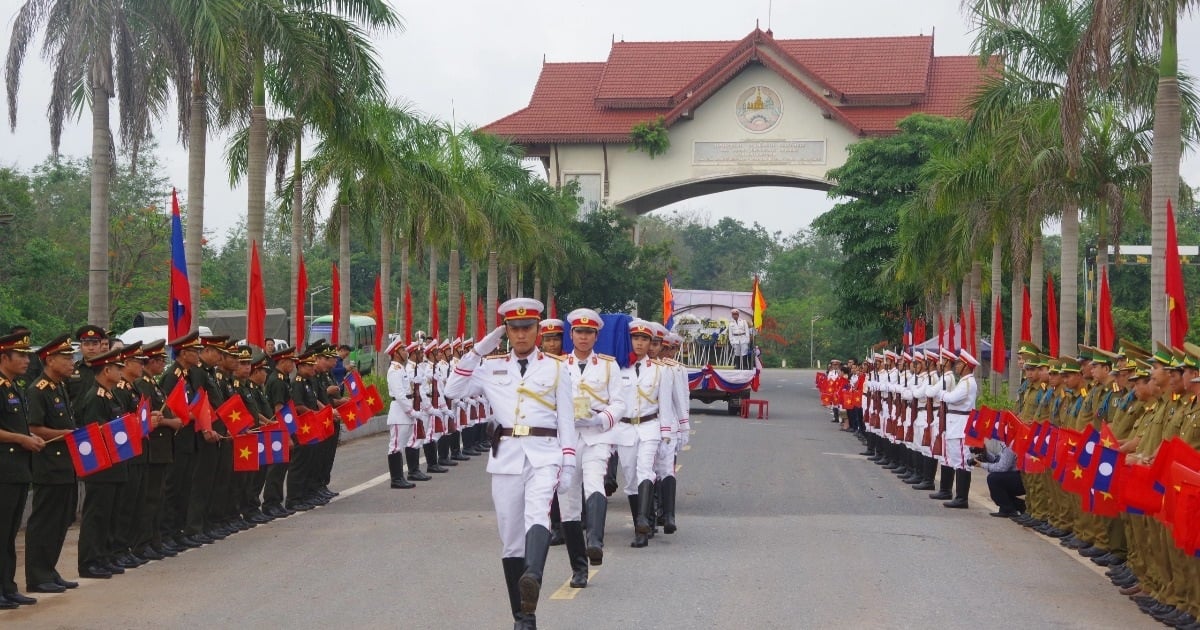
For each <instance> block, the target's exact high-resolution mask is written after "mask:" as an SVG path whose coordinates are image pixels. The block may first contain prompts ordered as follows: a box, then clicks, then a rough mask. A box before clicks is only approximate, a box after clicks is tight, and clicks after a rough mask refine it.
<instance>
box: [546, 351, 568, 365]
mask: <svg viewBox="0 0 1200 630" xmlns="http://www.w3.org/2000/svg"><path fill="white" fill-rule="evenodd" d="M542 356H544V357H549V358H551V359H554V360H555V361H558V362H560V363H561V362H562V361H566V360H567V358H566V357H564V356H559V355H557V354H550V353H549V352H543V353H542Z"/></svg>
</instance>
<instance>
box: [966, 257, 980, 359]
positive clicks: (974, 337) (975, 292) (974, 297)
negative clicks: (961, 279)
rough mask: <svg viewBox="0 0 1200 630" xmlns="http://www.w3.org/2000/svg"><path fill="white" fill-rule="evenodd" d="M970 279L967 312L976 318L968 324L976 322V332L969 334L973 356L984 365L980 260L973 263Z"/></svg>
mask: <svg viewBox="0 0 1200 630" xmlns="http://www.w3.org/2000/svg"><path fill="white" fill-rule="evenodd" d="M970 278H971V302H970V304H969V305H968V307H967V308H969V309H970V310H969V311H967V317H968V318H970V317H972V316H973V317H974V318H975V319H974V320H970V319H968V320H967V321H968V322H970V321H974V322H975V330H973V331H969V334H970V335H971V347H972V348H974V350H972V352H971V354H973V355H975V358H976V359H979V361H980V362H981V363H982V361H983V359H981V358H980V357H982V356H983V344H981V343H979V342H980V339H981V338H982V334H981V333H982V332H983V309H982V308H981V305H982V302H983V287H981V286H980V285H982V284H983V263H982V262H980V261H978V260H975V261H972V262H971V276H970Z"/></svg>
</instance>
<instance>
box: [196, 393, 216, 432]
mask: <svg viewBox="0 0 1200 630" xmlns="http://www.w3.org/2000/svg"><path fill="white" fill-rule="evenodd" d="M191 412H192V415H194V416H196V430H197V431H200V432H204V431H212V421H213V408H212V403H210V402H209V401H208V392H207V391H204V390H203V389H202V390H200V393H199V394H197V395H196V400H194V401H192V405H191Z"/></svg>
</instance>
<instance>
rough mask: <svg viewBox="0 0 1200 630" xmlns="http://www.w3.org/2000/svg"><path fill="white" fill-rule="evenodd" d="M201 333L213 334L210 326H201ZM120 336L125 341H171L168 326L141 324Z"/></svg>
mask: <svg viewBox="0 0 1200 630" xmlns="http://www.w3.org/2000/svg"><path fill="white" fill-rule="evenodd" d="M200 334H201V335H211V334H212V329H211V328H209V327H208V326H201V327H200ZM119 338H120V339H121V341H124V342H125V343H135V342H138V341H140V342H142V343H150V342H151V341H156V340H159V339H163V340H165V341H171V340H170V339H167V327H166V326H141V327H138V328H130V329H129V330H126V331H125V332H123V333H121V334H120V335H119Z"/></svg>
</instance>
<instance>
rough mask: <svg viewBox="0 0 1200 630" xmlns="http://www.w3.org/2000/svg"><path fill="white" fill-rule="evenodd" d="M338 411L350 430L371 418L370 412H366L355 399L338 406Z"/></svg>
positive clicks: (343, 422)
mask: <svg viewBox="0 0 1200 630" xmlns="http://www.w3.org/2000/svg"><path fill="white" fill-rule="evenodd" d="M337 412H338V415H339V416H341V417H342V424H345V425H346V430H348V431H353V430H355V429H357V428H358V427H360V426H362V425H363V424H364V423H365V422H366V421H367V420H369V419H370V418H369V414H368V413H366V412H364V411H363V409H362V407H361V405H359V404H358V402H357V401H355V400H353V399H351V400H348V401H346V402H344V403H342V404H341V406H339V407H338V408H337ZM331 434H332V432H331ZM322 439H323V438H322Z"/></svg>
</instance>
